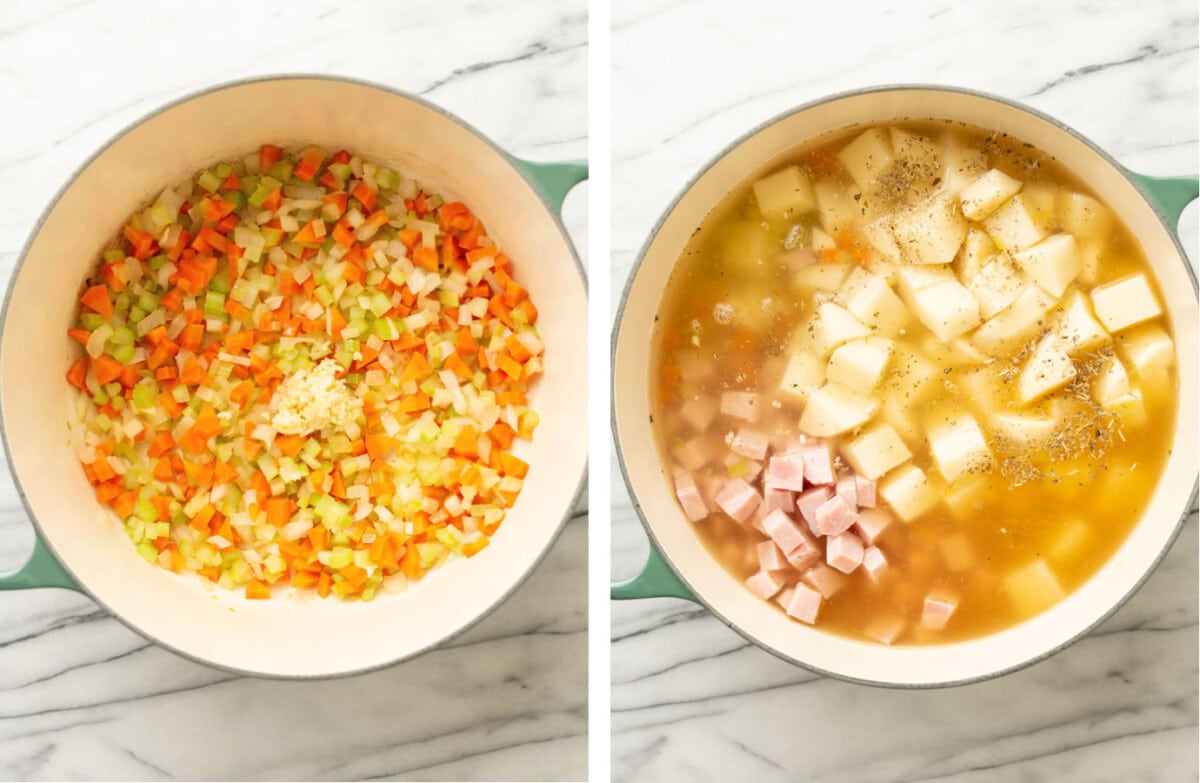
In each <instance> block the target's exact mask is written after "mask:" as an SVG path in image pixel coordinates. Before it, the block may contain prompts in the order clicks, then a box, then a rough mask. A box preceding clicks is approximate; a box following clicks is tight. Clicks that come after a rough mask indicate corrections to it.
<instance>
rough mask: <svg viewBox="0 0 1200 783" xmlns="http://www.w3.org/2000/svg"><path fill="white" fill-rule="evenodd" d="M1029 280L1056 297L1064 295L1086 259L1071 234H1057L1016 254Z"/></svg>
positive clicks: (1014, 257) (1017, 260) (1015, 257)
mask: <svg viewBox="0 0 1200 783" xmlns="http://www.w3.org/2000/svg"><path fill="white" fill-rule="evenodd" d="M1013 259H1014V260H1015V261H1016V262H1017V263H1018V264H1020V265H1021V269H1022V270H1024V272H1025V274H1027V275H1029V279H1030V280H1032V281H1033V282H1035V283H1037V284H1038V285H1039V286H1041V287H1042V290H1043V291H1045V292H1046V293H1048V294H1050V295H1051V296H1054V297H1059V296H1062V295H1063V291H1066V290H1067V286H1069V285H1070V284H1071V281H1073V280H1074V279H1075V278H1076V277H1078V276H1079V272H1080V271H1081V270H1082V269H1083V260H1082V259H1081V258H1080V257H1079V251H1078V249H1077V248H1076V246H1075V237H1073V236H1071V235H1070V234H1055V235H1054V236H1051V237H1047V238H1045V239H1043V240H1042V241H1041V242H1038V243H1037V244H1036V245H1033V246H1032V247H1028V248H1026V249H1025V250H1022V251H1021V252H1019V253H1016V254H1015V255H1014V256H1013Z"/></svg>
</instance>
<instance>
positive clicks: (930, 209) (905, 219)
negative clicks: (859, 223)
mask: <svg viewBox="0 0 1200 783" xmlns="http://www.w3.org/2000/svg"><path fill="white" fill-rule="evenodd" d="M892 235H893V236H895V238H896V244H897V245H898V246H899V247H900V253H901V254H902V255H903V256H904V258H905V260H907V261H908V262H909V263H913V264H949V263H950V262H951V261H953V260H954V256H955V255H956V254H957V253H958V249H959V248H960V247H962V244H963V240H965V239H966V238H967V221H966V218H964V217H963V215H962V212H961V211H960V210H959V207H958V202H957V201H955V200H954V199H953V198H952V197H950V196H948V195H945V194H942V195H939V196H935V197H934V198H931V199H929V200H928V201H926V202H925V203H924V204H921V205H919V206H918V207H916V208H915V209H913V210H912V211H911V212H909V213H907V214H904V215H901V216H899V217H897V218H896V221H895V224H894V225H893V226H892Z"/></svg>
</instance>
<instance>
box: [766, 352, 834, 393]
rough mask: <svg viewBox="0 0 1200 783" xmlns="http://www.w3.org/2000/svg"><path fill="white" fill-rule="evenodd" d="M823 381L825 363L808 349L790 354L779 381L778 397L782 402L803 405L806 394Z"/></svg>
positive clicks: (817, 387) (815, 388)
mask: <svg viewBox="0 0 1200 783" xmlns="http://www.w3.org/2000/svg"><path fill="white" fill-rule="evenodd" d="M823 383H825V363H824V362H822V361H821V360H820V359H818V358H817V357H816V356H814V355H813V354H812V353H811V352H810V351H806V350H800V351H796V352H795V353H793V354H792V358H791V359H790V360H789V361H788V365H787V369H786V370H784V371H783V378H782V379H781V380H780V381H779V395H778V396H779V398H780V399H782V400H783V401H784V402H790V403H792V404H795V405H803V404H804V402H805V401H806V400H807V399H808V395H810V394H812V392H813V391H815V390H817V389H819V388H821V384H823Z"/></svg>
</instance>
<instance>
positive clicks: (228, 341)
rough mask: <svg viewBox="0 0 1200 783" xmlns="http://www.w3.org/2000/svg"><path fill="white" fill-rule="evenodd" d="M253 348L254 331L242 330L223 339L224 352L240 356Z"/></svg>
mask: <svg viewBox="0 0 1200 783" xmlns="http://www.w3.org/2000/svg"><path fill="white" fill-rule="evenodd" d="M253 347H254V331H253V330H250V329H243V330H242V331H240V332H237V333H235V334H231V335H229V336H228V337H226V338H225V351H226V352H227V353H231V354H235V355H236V354H241V353H245V352H246V351H249V350H250V349H251V348H253Z"/></svg>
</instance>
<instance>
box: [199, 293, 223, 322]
mask: <svg viewBox="0 0 1200 783" xmlns="http://www.w3.org/2000/svg"><path fill="white" fill-rule="evenodd" d="M204 312H205V313H206V314H208V315H211V316H214V317H215V316H218V315H224V313H225V294H222V293H218V292H216V291H208V292H206V293H205V294H204Z"/></svg>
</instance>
